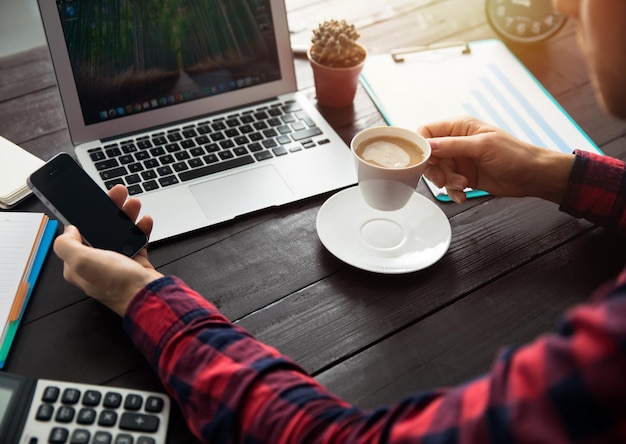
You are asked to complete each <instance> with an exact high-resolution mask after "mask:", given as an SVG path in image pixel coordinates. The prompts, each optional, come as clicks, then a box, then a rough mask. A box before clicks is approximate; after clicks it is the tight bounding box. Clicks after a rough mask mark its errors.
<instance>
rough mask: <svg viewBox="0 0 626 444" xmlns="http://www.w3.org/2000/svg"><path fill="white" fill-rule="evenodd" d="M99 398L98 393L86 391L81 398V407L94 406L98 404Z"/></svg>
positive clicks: (100, 396)
mask: <svg viewBox="0 0 626 444" xmlns="http://www.w3.org/2000/svg"><path fill="white" fill-rule="evenodd" d="M100 398H102V395H101V394H100V392H97V391H95V390H87V391H86V392H85V395H84V396H83V405H88V406H96V405H98V404H100Z"/></svg>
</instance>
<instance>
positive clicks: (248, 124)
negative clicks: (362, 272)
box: [38, 0, 356, 242]
mask: <svg viewBox="0 0 626 444" xmlns="http://www.w3.org/2000/svg"><path fill="white" fill-rule="evenodd" d="M38 4H39V9H40V12H41V17H42V21H43V25H44V29H45V33H46V37H47V40H48V45H49V48H50V53H51V56H52V62H53V66H54V70H55V74H56V78H57V83H58V86H59V91H60V94H61V99H62V102H63V107H64V110H65V114H66V118H67V123H68V129H69V132H70V136H71V139H72V143H73V144H74V145H75V154H76V157H77V158H78V161H79V162H80V164H81V165H82V167H83V168H84V169H85V171H87V173H88V174H89V175H90V176H91V177H92V178H93V179H94V180H95V181H96V182H97V183H98V184H99V185H100V186H101V187H102V188H103V189H108V188H111V187H112V186H114V185H115V184H116V183H122V184H124V185H126V186H127V187H128V189H129V191H130V194H131V195H133V196H135V197H137V198H139V199H140V200H141V202H142V213H143V214H150V215H151V216H152V217H153V218H154V221H155V223H154V229H153V231H152V234H151V242H155V241H159V240H163V239H167V238H171V237H173V236H177V235H181V234H183V233H188V232H190V231H194V230H198V229H201V228H204V227H208V226H211V225H213V224H217V223H221V222H225V221H228V220H231V219H233V218H235V217H238V216H240V215H244V214H248V213H251V212H254V211H258V210H262V209H265V208H269V207H272V206H280V205H285V204H288V203H291V202H294V201H298V200H301V199H304V198H307V197H311V196H315V195H319V194H322V193H326V192H329V191H332V190H336V189H340V188H343V187H346V186H348V185H352V184H355V183H356V174H355V168H354V164H353V160H352V156H351V153H350V150H349V149H348V147H347V146H346V144H345V143H344V142H343V141H342V140H341V138H340V137H339V136H338V135H337V134H336V133H335V131H334V130H333V129H332V128H331V127H330V125H329V124H328V123H327V122H326V121H325V120H324V118H323V117H322V116H321V114H320V113H319V112H318V110H317V109H316V107H315V106H313V104H312V103H311V102H310V101H309V100H308V99H307V98H306V97H304V96H303V95H302V94H301V93H299V92H298V91H297V86H296V78H295V70H294V60H293V53H292V51H291V46H290V40H289V29H288V26H287V15H286V10H285V4H284V2H283V0H230V1H228V2H223V1H218V0H196V1H194V2H163V3H159V2H145V1H141V0H116V1H111V2H102V1H90V0H56V1H54V0H38ZM154 5H158V6H157V7H155V6H154Z"/></svg>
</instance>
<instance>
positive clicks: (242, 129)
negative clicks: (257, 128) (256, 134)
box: [239, 125, 254, 134]
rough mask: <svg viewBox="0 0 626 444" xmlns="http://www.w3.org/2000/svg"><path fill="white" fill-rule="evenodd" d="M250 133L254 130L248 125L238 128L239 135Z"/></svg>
mask: <svg viewBox="0 0 626 444" xmlns="http://www.w3.org/2000/svg"><path fill="white" fill-rule="evenodd" d="M252 131H254V128H252V127H251V126H250V125H243V126H240V127H239V132H240V133H241V134H248V133H251V132H252Z"/></svg>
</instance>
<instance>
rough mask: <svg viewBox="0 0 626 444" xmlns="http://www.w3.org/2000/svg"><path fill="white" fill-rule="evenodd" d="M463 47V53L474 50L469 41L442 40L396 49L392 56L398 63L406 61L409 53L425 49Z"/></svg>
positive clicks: (469, 52)
mask: <svg viewBox="0 0 626 444" xmlns="http://www.w3.org/2000/svg"><path fill="white" fill-rule="evenodd" d="M457 46H458V47H461V48H462V49H461V54H471V53H472V50H471V49H470V46H469V42H463V41H458V42H442V43H431V44H430V45H424V46H414V47H412V48H402V49H394V50H393V51H391V52H390V54H391V58H392V59H393V61H394V62H396V63H402V62H404V59H405V57H404V56H406V55H407V54H415V53H418V52H423V51H432V50H434V49H445V48H454V47H457Z"/></svg>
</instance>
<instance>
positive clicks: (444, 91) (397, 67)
mask: <svg viewBox="0 0 626 444" xmlns="http://www.w3.org/2000/svg"><path fill="white" fill-rule="evenodd" d="M361 82H362V84H363V86H364V87H365V89H366V90H367V92H368V93H369V95H370V97H371V98H372V100H373V101H374V103H375V104H376V106H377V107H378V109H379V111H380V112H381V114H382V115H383V117H384V119H385V121H386V122H387V124H388V125H394V126H401V127H405V128H409V129H416V128H418V127H419V126H421V125H423V124H426V123H430V122H434V121H438V120H445V119H451V118H455V117H459V116H462V115H472V116H474V117H477V118H478V119H480V120H482V121H484V122H487V123H490V124H492V125H495V126H498V127H500V128H502V129H504V130H506V131H507V132H509V133H511V134H513V135H514V136H516V137H517V138H519V139H522V140H525V141H527V142H530V143H532V144H534V145H537V146H541V147H544V148H549V149H553V150H559V151H563V152H567V153H571V152H572V151H573V150H574V149H582V150H586V151H591V152H597V153H601V151H600V149H599V148H598V147H597V146H596V145H595V144H594V143H593V141H592V140H591V139H590V138H589V137H588V136H587V135H586V134H585V132H584V131H583V130H582V129H581V128H580V127H579V126H578V125H577V124H576V122H574V120H573V119H572V118H571V117H570V116H569V115H568V114H567V112H566V111H565V110H564V109H563V108H562V107H561V106H560V105H559V104H558V103H557V102H556V100H555V99H554V97H552V96H551V95H550V93H548V92H547V91H546V90H545V89H544V88H543V86H542V85H541V84H540V83H539V82H538V81H537V79H536V78H535V77H534V76H533V75H532V74H531V73H530V72H529V71H528V70H527V69H526V67H525V66H524V65H523V64H522V63H521V62H520V61H519V60H518V59H517V57H515V56H514V55H513V53H511V51H510V50H509V49H508V48H507V47H506V46H505V45H504V43H502V42H501V41H500V40H495V39H493V40H482V41H477V42H471V43H463V44H451V45H441V46H440V47H438V48H428V49H427V50H424V48H419V49H414V50H410V49H409V50H407V51H399V52H395V53H392V54H380V55H370V56H369V57H368V59H367V62H366V63H365V67H364V68H363V72H362V74H361ZM426 184H427V185H428V187H429V188H430V189H431V191H432V192H433V194H434V195H435V197H436V198H437V199H439V200H442V201H449V200H450V199H449V198H448V196H447V194H446V192H445V189H441V188H438V187H436V186H435V185H434V184H433V183H431V182H430V181H428V180H426ZM466 191H467V194H468V197H474V196H481V195H485V194H486V193H484V192H482V191H478V190H466Z"/></svg>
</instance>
